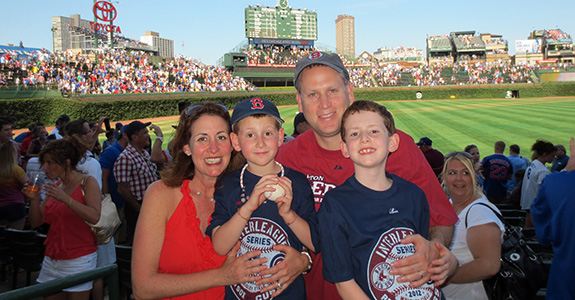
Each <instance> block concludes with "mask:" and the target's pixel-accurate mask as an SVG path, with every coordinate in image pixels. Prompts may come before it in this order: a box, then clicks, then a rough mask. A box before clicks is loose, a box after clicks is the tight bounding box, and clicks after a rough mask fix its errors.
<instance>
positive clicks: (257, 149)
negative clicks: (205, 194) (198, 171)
mask: <svg viewBox="0 0 575 300" xmlns="http://www.w3.org/2000/svg"><path fill="white" fill-rule="evenodd" d="M231 123H232V130H233V132H232V133H231V134H230V139H231V141H232V146H233V147H234V149H235V150H236V151H241V153H242V155H243V156H244V157H245V158H246V160H247V163H246V164H245V165H244V167H243V168H241V169H240V170H236V171H234V172H232V173H230V174H228V175H227V176H225V177H224V178H222V181H221V188H219V189H216V191H215V193H214V198H215V200H216V205H215V210H214V213H213V214H212V221H211V222H210V225H209V226H208V228H207V229H206V234H208V235H211V237H212V244H213V246H214V250H215V251H216V252H217V253H218V254H220V255H226V254H227V253H228V252H229V251H230V250H232V248H233V247H234V245H235V244H236V243H237V241H238V240H240V249H239V250H238V256H240V255H242V254H243V253H247V252H250V251H254V250H259V251H262V254H261V256H263V257H266V258H267V265H268V267H273V266H274V265H276V264H278V263H280V262H281V261H282V260H283V258H284V257H285V254H284V253H282V252H280V251H276V250H274V248H273V246H274V245H280V244H283V245H289V246H291V247H293V248H295V249H297V250H299V251H301V250H302V249H303V246H305V247H307V248H308V249H310V250H311V251H315V247H314V245H313V243H312V232H317V230H316V226H317V218H316V213H315V207H314V199H313V193H312V191H311V187H310V186H309V182H308V181H307V178H306V177H305V176H304V175H303V174H301V173H299V172H297V171H294V170H292V169H289V168H284V167H283V166H282V165H281V164H279V163H278V162H276V161H275V156H276V154H277V151H278V148H279V146H281V144H282V142H283V136H284V130H283V128H281V124H282V123H283V120H282V119H281V118H280V115H279V111H278V109H277V107H276V106H275V104H273V103H272V102H270V101H268V100H265V99H261V98H252V99H247V100H244V101H242V102H240V103H239V104H238V105H237V106H236V107H235V108H234V112H233V114H232V119H231ZM316 238H317V237H315V236H314V240H315V239H316ZM271 285H276V287H275V289H273V290H271V291H268V292H264V293H261V292H260V291H261V289H262V288H264V287H266V286H263V285H258V284H256V283H255V281H254V282H248V283H242V284H236V285H233V286H228V287H226V296H225V299H270V298H271V297H272V296H273V297H274V299H305V286H304V281H303V277H302V276H301V275H300V276H299V277H298V278H296V279H295V280H294V281H293V282H292V283H291V285H290V286H289V287H287V288H286V290H285V291H281V292H282V293H281V294H280V295H279V296H277V294H278V293H279V290H282V288H283V287H282V284H281V282H280V281H277V282H275V283H271ZM276 296H277V297H276Z"/></svg>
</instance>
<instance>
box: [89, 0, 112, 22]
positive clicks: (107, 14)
mask: <svg viewBox="0 0 575 300" xmlns="http://www.w3.org/2000/svg"><path fill="white" fill-rule="evenodd" d="M93 11H94V16H95V17H96V18H98V19H99V20H101V21H103V22H112V21H114V19H116V16H117V12H116V8H115V7H114V5H112V3H110V2H108V1H98V2H96V3H95V4H94V7H93Z"/></svg>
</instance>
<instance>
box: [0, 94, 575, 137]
mask: <svg viewBox="0 0 575 300" xmlns="http://www.w3.org/2000/svg"><path fill="white" fill-rule="evenodd" d="M512 91H517V92H518V94H519V97H520V98H534V97H557V96H575V83H547V84H542V85H505V86H493V85H490V86H461V87H459V86H457V87H454V86H448V87H434V88H432V87H427V88H423V87H410V88H381V89H356V90H355V91H354V94H355V98H356V99H361V100H374V101H383V100H422V101H423V100H440V99H493V98H505V97H506V96H508V95H511V94H512ZM516 94H517V93H516ZM105 97H106V98H103V97H86V98H82V99H81V100H80V99H79V98H48V99H10V100H2V99H0V116H15V117H17V118H18V122H17V123H16V124H15V125H16V126H15V127H16V128H23V127H25V126H26V125H27V124H28V123H30V122H42V123H44V124H46V125H48V126H50V125H53V123H54V121H55V120H56V119H57V118H58V116H59V115H61V114H63V113H66V114H68V115H69V116H70V117H71V118H72V119H77V118H84V119H86V120H89V121H96V120H98V119H99V118H100V117H101V116H107V117H108V118H110V119H112V120H132V119H140V118H154V117H163V116H173V115H177V114H179V108H180V107H182V106H184V105H187V104H190V103H196V102H203V101H217V102H220V103H223V104H225V105H226V106H227V107H229V108H230V109H231V108H233V107H234V106H235V104H236V103H238V102H239V101H241V100H244V99H247V98H250V97H263V98H266V99H268V100H271V101H273V102H274V103H276V104H277V105H293V104H297V102H296V96H295V91H255V92H229V93H217V94H208V93H203V94H182V97H175V96H174V94H170V95H169V97H166V95H165V94H154V95H134V94H131V95H119V96H117V97H115V98H113V99H114V100H109V99H110V96H105Z"/></svg>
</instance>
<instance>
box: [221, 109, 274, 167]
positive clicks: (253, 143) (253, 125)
mask: <svg viewBox="0 0 575 300" xmlns="http://www.w3.org/2000/svg"><path fill="white" fill-rule="evenodd" d="M237 125H239V132H237V134H235V133H232V143H233V146H234V149H236V151H241V152H242V154H243V155H244V157H245V158H246V160H247V161H248V162H249V163H250V164H255V165H257V166H267V165H268V164H269V163H273V162H274V159H275V156H276V154H277V152H278V148H279V146H281V144H282V142H283V128H281V129H280V130H278V129H277V127H276V126H277V120H276V119H275V118H274V117H272V116H264V117H252V116H250V117H246V118H244V119H242V120H240V121H239V122H238V124H237Z"/></svg>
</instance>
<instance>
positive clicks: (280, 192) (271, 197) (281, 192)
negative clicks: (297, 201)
mask: <svg viewBox="0 0 575 300" xmlns="http://www.w3.org/2000/svg"><path fill="white" fill-rule="evenodd" d="M266 187H273V188H275V189H276V190H275V191H273V192H264V196H266V198H268V199H269V200H271V201H276V199H277V198H278V197H283V196H285V195H286V192H285V191H284V189H283V188H282V187H281V186H280V185H279V184H270V185H266Z"/></svg>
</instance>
